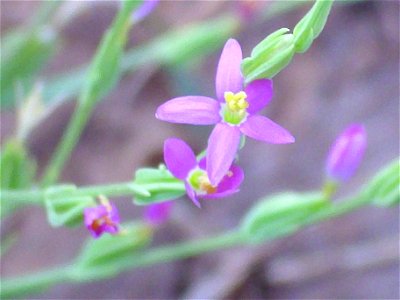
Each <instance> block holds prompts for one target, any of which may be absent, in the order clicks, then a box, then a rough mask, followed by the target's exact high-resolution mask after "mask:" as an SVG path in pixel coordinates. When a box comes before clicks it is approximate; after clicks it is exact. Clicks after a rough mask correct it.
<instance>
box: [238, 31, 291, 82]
mask: <svg viewBox="0 0 400 300" xmlns="http://www.w3.org/2000/svg"><path fill="white" fill-rule="evenodd" d="M288 31H289V29H287V28H281V29H279V30H277V31H275V32H274V33H272V34H270V35H269V36H268V37H266V38H265V39H264V40H263V41H262V42H261V43H259V44H258V45H257V46H256V47H255V48H254V49H253V51H252V52H251V56H250V57H247V58H245V59H244V60H243V62H242V72H243V74H244V76H245V78H246V83H249V82H251V81H253V80H255V79H259V78H271V77H273V76H275V75H276V74H277V73H278V72H280V71H281V70H282V69H283V68H284V67H286V65H287V64H289V62H290V61H291V59H292V57H293V54H294V52H295V49H294V37H293V35H292V34H290V33H288Z"/></svg>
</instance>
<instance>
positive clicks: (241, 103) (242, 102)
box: [237, 98, 249, 109]
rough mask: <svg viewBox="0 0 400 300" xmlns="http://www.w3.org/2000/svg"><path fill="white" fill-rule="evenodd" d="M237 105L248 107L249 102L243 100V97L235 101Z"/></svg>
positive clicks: (243, 107)
mask: <svg viewBox="0 0 400 300" xmlns="http://www.w3.org/2000/svg"><path fill="white" fill-rule="evenodd" d="M237 106H238V107H239V108H241V109H246V108H248V107H249V103H248V102H247V101H246V100H244V99H243V98H241V99H239V101H238V102H237Z"/></svg>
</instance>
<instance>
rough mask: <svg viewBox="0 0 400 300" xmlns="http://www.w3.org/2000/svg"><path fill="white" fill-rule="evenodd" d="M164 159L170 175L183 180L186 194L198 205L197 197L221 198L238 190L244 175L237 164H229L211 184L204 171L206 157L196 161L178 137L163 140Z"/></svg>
mask: <svg viewBox="0 0 400 300" xmlns="http://www.w3.org/2000/svg"><path fill="white" fill-rule="evenodd" d="M164 160H165V163H166V165H167V168H168V170H169V171H170V172H171V173H172V175H174V176H175V177H176V178H178V179H181V180H183V181H184V182H185V187H186V193H187V195H188V196H189V198H190V199H191V200H192V201H193V203H194V204H195V205H196V206H198V207H200V203H199V201H198V198H204V199H212V198H221V197H226V196H229V195H231V194H233V193H236V192H238V191H239V186H240V184H241V183H242V181H243V177H244V175H243V170H242V169H241V168H240V167H239V166H236V165H231V166H229V168H228V170H227V171H226V173H225V174H224V175H223V178H222V180H221V181H220V182H219V183H218V184H216V185H214V184H212V183H211V182H210V180H209V177H208V175H207V172H206V168H207V159H206V158H205V157H203V158H202V159H200V160H199V161H198V160H197V158H196V156H195V154H194V153H193V151H192V149H191V148H190V147H189V146H188V145H187V144H186V143H185V142H184V141H182V140H181V139H178V138H169V139H167V140H166V141H165V142H164Z"/></svg>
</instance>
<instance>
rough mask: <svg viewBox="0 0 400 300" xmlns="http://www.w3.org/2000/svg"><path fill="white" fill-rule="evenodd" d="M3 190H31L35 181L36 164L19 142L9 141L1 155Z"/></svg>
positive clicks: (1, 182) (0, 178) (0, 182)
mask: <svg viewBox="0 0 400 300" xmlns="http://www.w3.org/2000/svg"><path fill="white" fill-rule="evenodd" d="M0 164H1V174H0V175H1V177H0V184H1V189H8V190H17V189H27V188H30V187H31V185H32V182H33V180H34V176H35V171H36V162H35V161H34V160H33V159H32V158H31V157H30V156H29V154H28V152H27V150H26V148H25V146H24V145H23V144H22V143H21V142H20V141H19V140H14V139H12V140H9V141H7V142H6V143H5V145H4V148H3V150H2V153H1V160H0Z"/></svg>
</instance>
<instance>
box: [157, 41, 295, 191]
mask: <svg viewBox="0 0 400 300" xmlns="http://www.w3.org/2000/svg"><path fill="white" fill-rule="evenodd" d="M241 61H242V50H241V48H240V45H239V43H238V42H237V41H236V40H234V39H230V40H228V41H227V43H226V44H225V47H224V49H223V51H222V54H221V58H220V60H219V63H218V69H217V75H216V93H217V99H218V101H216V100H214V99H212V98H209V97H203V96H186V97H178V98H174V99H171V100H169V101H167V102H166V103H164V104H163V105H161V106H160V107H159V108H158V109H157V112H156V117H157V118H158V119H160V120H164V121H168V122H173V123H184V124H194V125H211V124H216V126H215V128H214V130H213V131H212V133H211V135H210V138H209V140H208V148H207V162H208V163H207V174H208V178H209V181H210V184H211V186H215V185H217V184H218V183H219V182H220V181H221V180H222V179H223V178H224V176H226V174H227V172H228V170H229V168H230V167H231V165H232V162H233V160H234V158H235V155H236V152H237V149H238V147H239V143H240V137H241V134H242V133H243V134H244V135H246V136H249V137H251V138H254V139H257V140H261V141H264V142H268V143H273V144H285V143H292V142H294V138H293V136H292V135H291V134H290V133H289V132H288V131H287V130H286V129H284V128H282V127H281V126H279V125H278V124H276V123H274V122H273V121H271V120H270V119H268V118H266V117H264V116H261V115H257V113H258V112H259V111H260V110H261V109H263V108H264V107H265V106H266V105H267V104H268V103H269V102H270V100H271V98H272V80H270V79H259V80H255V81H253V82H251V83H249V84H248V85H247V86H244V80H243V77H242V73H241V70H240V64H241Z"/></svg>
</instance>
